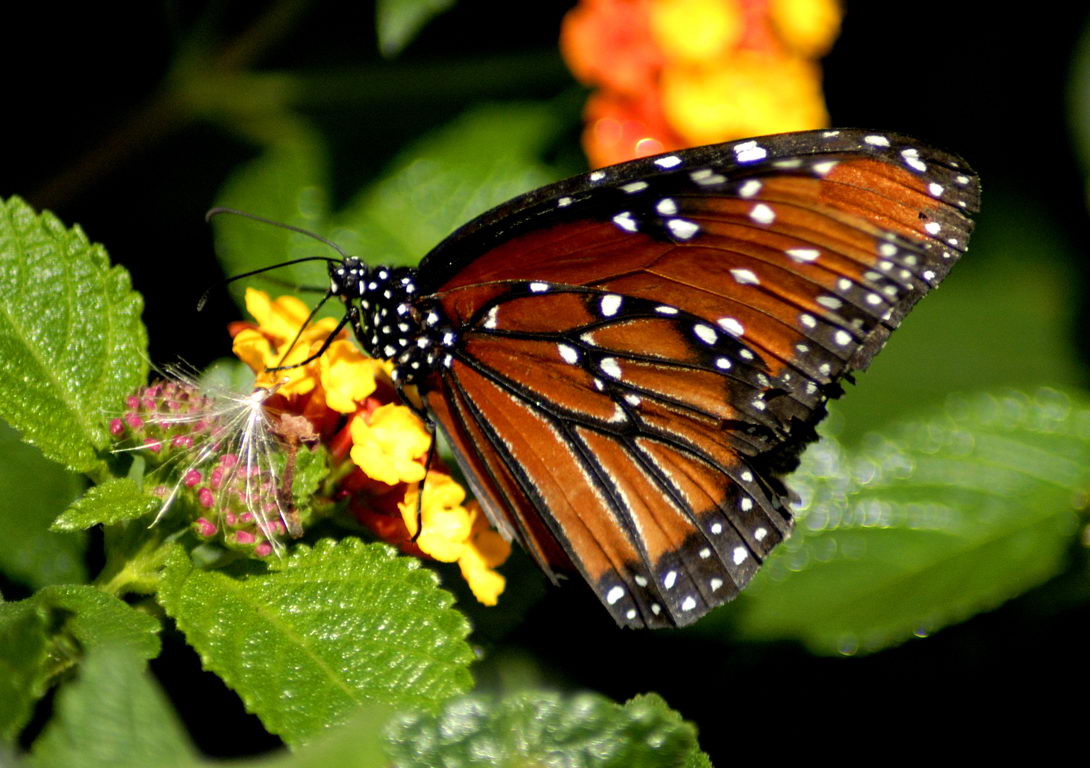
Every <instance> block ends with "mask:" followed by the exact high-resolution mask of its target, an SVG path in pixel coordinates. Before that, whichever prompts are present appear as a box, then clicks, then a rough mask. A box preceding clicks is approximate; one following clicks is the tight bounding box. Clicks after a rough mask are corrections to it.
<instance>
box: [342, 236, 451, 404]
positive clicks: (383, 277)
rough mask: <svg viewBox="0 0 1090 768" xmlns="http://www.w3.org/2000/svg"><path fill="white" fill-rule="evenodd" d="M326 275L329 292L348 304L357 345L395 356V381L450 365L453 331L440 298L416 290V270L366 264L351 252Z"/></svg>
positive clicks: (405, 381) (382, 357)
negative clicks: (427, 297)
mask: <svg viewBox="0 0 1090 768" xmlns="http://www.w3.org/2000/svg"><path fill="white" fill-rule="evenodd" d="M329 276H330V289H329V290H330V293H331V294H332V295H334V296H337V297H338V298H340V299H341V301H343V302H344V303H345V305H346V307H347V308H348V311H349V318H350V320H351V323H352V329H353V331H355V334H356V339H357V340H358V341H359V343H360V346H362V347H363V349H364V351H365V352H366V353H367V354H368V355H370V356H371V357H373V358H375V359H379V360H393V361H394V362H395V367H394V372H393V378H394V380H395V381H397V382H398V383H399V384H411V383H412V382H413V381H414V380H415V379H416V378H417V377H418V376H421V375H422V374H427V373H428V372H430V371H431V370H433V369H434V368H435V367H436V366H438V365H442V364H444V363H446V364H448V365H449V359H450V355H451V350H452V348H453V346H454V344H455V343H456V341H457V335H456V334H455V332H454V331H453V329H452V328H451V326H450V323H449V322H448V321H447V318H446V316H445V314H444V313H443V310H442V307H441V306H440V305H439V303H438V302H436V301H431V300H428V299H426V298H422V297H421V296H420V295H419V294H418V293H417V289H416V276H417V272H416V270H415V269H412V268H410V267H386V266H375V267H369V266H367V265H366V264H364V263H363V262H362V261H360V260H359V259H358V258H356V257H354V256H350V257H348V258H346V259H345V260H344V261H343V262H340V263H339V264H333V265H331V266H330V269H329Z"/></svg>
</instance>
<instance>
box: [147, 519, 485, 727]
mask: <svg viewBox="0 0 1090 768" xmlns="http://www.w3.org/2000/svg"><path fill="white" fill-rule="evenodd" d="M159 599H160V601H161V602H162V604H163V606H164V608H165V609H166V611H167V613H169V614H170V615H171V616H172V617H173V618H174V620H175V621H176V622H177V624H178V627H179V629H181V630H182V632H184V633H185V635H186V638H187V640H188V641H189V643H190V644H191V645H192V646H193V647H194V648H195V649H196V650H197V652H198V653H199V654H200V656H201V659H202V661H203V663H204V666H205V668H207V669H209V670H211V671H212V672H214V673H216V674H217V675H219V676H220V677H221V678H223V680H224V682H226V683H227V685H229V686H230V687H231V688H233V689H234V690H235V691H236V692H237V693H238V694H239V696H240V697H241V698H242V700H243V702H244V703H245V704H246V706H247V708H248V709H249V710H250V711H251V712H253V713H254V714H256V715H257V716H258V717H260V718H261V720H262V722H263V723H264V724H265V727H266V728H267V729H268V730H269V731H270V732H272V733H276V734H278V735H280V736H281V737H282V738H283V739H284V740H285V741H286V742H288V743H289V744H293V745H295V744H298V743H300V742H301V741H303V740H304V739H307V738H309V737H310V736H312V735H314V734H316V733H317V732H319V731H320V730H322V729H323V728H325V727H328V726H330V725H332V724H335V723H338V722H343V721H344V720H345V718H346V717H347V716H348V715H349V713H350V712H351V711H352V710H353V709H354V708H355V707H357V706H358V705H359V704H360V703H362V702H364V701H373V702H379V703H382V704H388V705H390V706H394V707H432V706H435V705H436V704H437V703H439V702H441V701H443V700H445V699H447V698H448V697H450V696H452V695H454V694H456V693H459V692H462V691H464V690H466V689H467V688H469V686H470V685H471V683H472V679H471V678H470V675H469V671H468V665H469V663H470V662H471V661H472V660H473V654H472V652H471V651H470V648H469V646H468V645H467V644H466V643H465V640H464V638H465V636H466V635H467V634H468V632H469V626H468V624H467V622H466V621H465V619H464V618H463V617H462V616H461V615H460V614H459V613H457V612H456V611H454V610H452V609H451V607H450V606H451V603H452V601H453V600H452V598H451V596H450V595H449V594H448V593H447V592H445V591H443V590H441V589H439V588H438V586H437V578H436V577H435V575H434V574H433V573H432V572H431V571H428V570H426V569H423V568H420V567H419V563H418V562H417V561H416V560H414V559H412V558H408V557H397V556H396V555H395V554H394V551H393V550H392V549H391V548H389V547H387V546H385V545H382V544H371V545H365V544H363V543H362V542H360V541H358V540H347V541H343V542H340V543H334V542H332V541H328V540H325V541H321V542H319V543H318V544H317V545H316V546H315V548H314V549H313V550H311V549H307V548H305V547H299V548H298V549H297V551H296V552H295V553H294V554H293V555H292V556H291V557H290V558H289V559H288V560H286V561H285V562H284V563H283V564H282V566H281V567H280V570H276V571H273V572H270V573H267V574H250V575H248V576H244V577H239V578H234V577H232V576H230V575H228V574H226V573H220V572H208V571H202V570H197V569H194V568H192V566H191V565H190V563H189V562H188V561H187V560H186V558H185V556H184V555H182V554H181V553H176V554H175V555H174V556H172V558H171V559H170V561H169V562H168V564H167V568H166V572H165V574H164V578H163V581H162V585H161V587H160V591H159Z"/></svg>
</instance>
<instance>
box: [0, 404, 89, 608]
mask: <svg viewBox="0 0 1090 768" xmlns="http://www.w3.org/2000/svg"><path fill="white" fill-rule="evenodd" d="M0 456H2V457H3V460H0V499H3V503H0V529H2V530H3V531H4V546H2V547H0V572H3V573H4V574H5V575H7V577H8V578H10V579H12V580H14V581H18V582H20V583H23V584H25V585H27V586H29V587H31V588H38V587H44V586H45V585H47V584H63V583H65V582H80V581H83V580H85V579H86V578H87V572H86V568H85V566H84V564H83V556H84V547H85V537H84V536H82V535H71V534H69V535H61V534H58V533H54V532H52V531H50V530H49V525H50V523H51V522H52V521H53V519H54V518H55V517H56V516H57V514H58V513H59V512H60V511H61V510H62V509H64V508H65V507H66V506H67V505H68V504H70V503H71V501H72V499H73V498H75V496H76V495H77V494H78V493H79V492H80V490H81V489H82V488H83V486H84V481H83V479H82V478H80V476H79V475H77V474H74V473H72V472H69V471H67V470H65V469H64V467H62V466H61V465H59V464H57V463H56V462H52V461H50V460H49V459H47V458H45V457H44V456H42V452H41V451H39V450H38V449H37V448H34V447H33V446H30V445H27V444H26V443H24V442H22V441H21V440H20V439H19V435H18V434H17V433H16V432H15V430H13V429H11V428H10V427H9V426H7V425H6V424H4V423H3V422H0Z"/></svg>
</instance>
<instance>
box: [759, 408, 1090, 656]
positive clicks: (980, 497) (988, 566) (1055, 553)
mask: <svg viewBox="0 0 1090 768" xmlns="http://www.w3.org/2000/svg"><path fill="white" fill-rule="evenodd" d="M893 434H894V437H893V438H892V439H890V438H880V437H874V438H873V439H871V440H870V441H869V442H868V444H867V445H866V446H865V448H864V449H863V450H861V451H859V452H858V454H856V455H846V454H845V452H844V451H843V450H842V449H840V448H839V447H838V446H837V445H836V444H835V443H834V442H833V441H831V440H826V441H824V442H822V443H820V444H819V445H817V446H815V447H814V448H813V449H811V451H810V452H809V453H807V455H806V458H805V460H804V466H803V468H802V469H800V471H799V472H797V473H796V474H795V475H794V476H793V478H792V480H793V486H794V487H795V488H796V489H797V490H798V491H799V493H800V494H801V495H802V497H803V500H804V503H803V507H802V509H801V514H800V516H799V517H800V519H799V523H798V529H797V530H796V532H795V535H794V536H793V537H792V538H791V539H790V540H789V541H788V542H787V543H785V544H784V545H783V546H782V547H781V549H780V552H779V553H778V554H777V555H775V556H774V557H773V558H771V560H770V562H769V563H767V564H766V565H765V568H764V569H763V571H762V573H761V574H760V575H759V576H758V578H757V579H755V583H754V584H753V585H752V586H751V587H750V588H749V589H748V590H747V592H746V593H745V597H744V598H743V601H742V606H741V607H742V610H741V611H740V622H741V626H742V628H743V630H744V631H745V632H746V633H747V634H749V635H750V636H753V637H761V638H777V637H793V638H798V639H801V640H803V641H804V642H805V643H806V644H807V645H808V646H809V647H810V648H811V649H812V650H813V651H815V652H817V653H836V652H839V653H854V652H856V651H875V650H878V649H880V648H883V647H886V646H888V645H891V644H894V643H898V642H902V641H904V640H906V639H908V638H910V637H912V636H913V635H919V636H922V635H926V634H929V633H932V632H934V631H935V630H937V629H940V628H942V627H944V626H946V625H948V624H950V623H953V622H956V621H960V620H962V619H965V618H967V617H969V616H971V615H972V614H974V613H977V612H979V611H983V610H988V609H990V608H993V607H995V606H996V605H998V604H999V603H1001V602H1003V601H1004V600H1008V599H1010V598H1012V597H1014V596H1015V595H1018V594H1021V593H1023V592H1025V591H1026V590H1028V589H1030V588H1032V587H1034V586H1037V585H1038V584H1040V583H1041V582H1043V581H1045V580H1046V579H1048V578H1050V577H1052V576H1054V575H1056V574H1057V573H1058V572H1059V571H1060V569H1061V567H1062V566H1063V564H1064V554H1065V552H1066V550H1067V548H1068V547H1069V546H1070V543H1071V541H1072V539H1073V537H1074V534H1075V530H1076V524H1077V511H1078V509H1079V506H1080V504H1084V503H1085V495H1084V494H1085V492H1086V489H1087V488H1088V487H1090V404H1087V403H1086V402H1085V401H1078V402H1076V403H1072V402H1071V401H1070V400H1069V398H1068V397H1067V396H1065V395H1063V394H1060V393H1058V392H1055V391H1049V390H1046V391H1042V392H1040V393H1038V394H1037V395H1035V396H1033V397H1029V396H1026V395H1021V394H1017V393H1011V394H1006V395H998V396H990V395H980V396H976V397H973V398H963V399H959V400H952V401H951V402H950V405H949V407H948V408H947V409H946V412H945V414H944V415H936V416H933V417H931V418H930V419H927V420H924V421H919V422H913V423H909V424H907V425H903V426H901V427H899V428H897V429H895V430H893Z"/></svg>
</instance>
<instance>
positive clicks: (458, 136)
mask: <svg viewBox="0 0 1090 768" xmlns="http://www.w3.org/2000/svg"><path fill="white" fill-rule="evenodd" d="M556 125H557V120H556V117H555V116H554V115H553V113H552V111H551V110H549V109H548V108H546V107H544V106H542V105H532V104H526V105H518V104H515V105H511V104H505V105H503V106H502V107H501V106H488V107H480V108H477V109H475V110H471V111H470V112H468V113H467V114H466V115H464V116H462V117H461V118H459V119H458V120H456V121H455V122H454V123H452V124H451V125H449V126H446V127H444V128H442V129H440V130H437V131H435V132H434V133H433V134H431V135H429V136H426V137H424V138H423V139H421V140H420V141H419V142H417V143H415V144H414V145H412V146H410V147H408V148H406V149H405V150H404V151H403V152H402V153H400V154H399V155H398V156H397V157H396V158H394V160H393V161H392V162H391V163H390V166H389V169H388V170H387V171H386V173H385V174H383V176H382V177H381V178H380V179H379V180H378V181H376V182H375V183H374V184H372V185H371V186H370V187H369V188H368V189H366V190H364V191H362V192H361V193H359V194H358V195H356V196H355V198H354V199H353V200H351V201H350V202H349V203H348V205H347V206H346V207H345V208H344V210H342V211H341V212H339V213H337V214H336V215H334V214H331V213H330V212H329V207H328V206H329V204H328V200H327V196H326V195H325V193H324V192H323V190H325V189H328V181H327V179H328V168H327V163H328V161H327V160H326V153H325V149H324V147H323V146H322V145H321V144H320V143H319V142H318V139H317V137H316V136H314V135H312V134H297V135H293V138H292V140H291V141H290V142H287V143H285V144H283V145H278V146H275V147H271V148H270V149H268V150H267V151H266V152H265V153H264V155H262V156H261V157H260V158H258V159H257V160H255V161H253V162H252V163H249V164H247V165H246V166H244V167H243V168H242V169H241V170H239V171H238V172H237V173H236V174H235V175H234V176H233V177H232V178H231V179H230V181H229V182H228V183H227V184H226V185H225V187H224V190H223V194H222V196H221V198H220V203H221V204H222V205H225V206H229V207H232V208H236V209H239V210H242V211H246V212H248V213H256V214H259V215H261V216H264V217H266V218H269V219H273V220H275V221H282V222H286V223H289V224H292V225H295V226H299V227H303V228H304V229H308V230H310V231H312V232H315V233H317V234H319V235H322V236H323V237H327V238H329V239H331V240H333V241H334V242H335V243H337V244H338V245H339V246H340V247H341V248H342V249H344V250H345V251H346V252H347V253H352V254H356V255H359V256H361V257H363V258H365V259H366V260H367V261H368V262H369V263H372V264H374V263H387V264H416V263H417V262H418V261H419V260H420V258H421V257H422V256H423V255H424V254H425V253H426V252H427V251H428V250H430V249H431V248H432V247H433V246H434V245H436V244H437V243H438V242H439V241H440V240H441V239H442V238H443V237H445V236H446V235H448V234H450V232H452V231H453V230H454V229H455V228H457V227H458V226H460V225H462V224H464V223H466V222H467V221H469V220H470V219H471V218H472V217H473V216H476V215H478V214H480V213H483V212H484V211H486V210H488V209H489V208H492V207H493V206H496V205H498V204H500V203H502V202H504V201H505V200H507V199H509V198H510V197H512V196H514V195H516V194H518V193H520V192H525V191H527V190H529V189H532V188H534V187H536V186H539V185H541V184H543V183H545V182H547V181H550V180H552V179H553V178H555V177H556V174H555V172H553V171H550V169H549V168H548V167H546V166H545V165H543V164H542V163H541V162H540V161H539V160H537V157H538V155H539V154H540V152H541V149H542V147H543V146H544V145H545V143H546V142H547V141H548V140H549V138H550V137H551V135H552V133H553V132H554V131H555V129H556ZM214 222H215V232H216V250H217V253H218V254H219V255H220V260H221V262H222V263H223V266H224V271H225V272H226V273H228V274H241V273H243V272H248V271H251V270H254V269H260V268H262V267H267V266H269V265H271V264H276V263H277V262H282V261H290V260H293V259H299V258H306V257H309V256H315V255H321V256H327V257H333V256H336V254H335V253H333V252H332V251H331V250H329V249H328V248H326V247H325V246H322V245H320V244H318V243H316V242H315V241H314V240H313V239H311V238H308V237H305V236H303V235H299V234H293V233H289V232H287V231H285V230H283V229H278V228H276V227H272V226H269V225H267V224H260V223H257V222H250V221H241V220H238V219H233V218H232V217H229V216H220V217H217V218H216V219H214ZM276 274H277V277H278V278H280V279H282V280H286V281H287V282H288V283H289V284H295V285H311V286H323V285H325V284H326V282H327V277H326V270H325V266H324V265H321V264H318V265H315V264H300V265H295V266H291V267H285V268H284V269H282V270H277V273H276Z"/></svg>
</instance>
